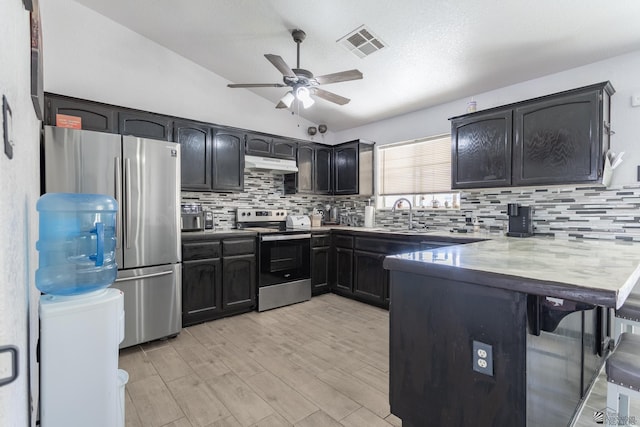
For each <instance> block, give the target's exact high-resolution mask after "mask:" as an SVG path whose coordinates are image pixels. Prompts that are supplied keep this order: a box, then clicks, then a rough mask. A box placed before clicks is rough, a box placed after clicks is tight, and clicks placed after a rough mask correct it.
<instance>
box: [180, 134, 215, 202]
mask: <svg viewBox="0 0 640 427" xmlns="http://www.w3.org/2000/svg"><path fill="white" fill-rule="evenodd" d="M173 135H174V138H175V141H176V142H177V143H178V144H180V146H181V149H180V151H181V152H180V155H181V169H180V170H181V178H182V181H181V183H182V184H181V185H182V190H187V191H189V190H191V191H207V190H211V158H212V156H211V150H212V143H211V128H210V127H209V126H205V125H199V124H196V123H190V122H176V123H175V125H174V128H173Z"/></svg>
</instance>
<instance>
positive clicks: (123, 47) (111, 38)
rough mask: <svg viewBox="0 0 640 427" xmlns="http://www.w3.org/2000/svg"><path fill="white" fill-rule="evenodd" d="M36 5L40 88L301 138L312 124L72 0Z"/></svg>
mask: <svg viewBox="0 0 640 427" xmlns="http://www.w3.org/2000/svg"><path fill="white" fill-rule="evenodd" d="M41 3H42V4H41V8H42V21H43V24H42V25H43V36H44V50H45V56H44V61H45V64H44V65H45V68H46V70H47V71H46V74H45V80H44V88H45V91H47V92H53V93H58V94H61V95H67V96H74V97H78V98H83V99H89V100H93V101H99V102H104V103H108V104H115V105H121V106H125V107H130V108H137V109H141V110H146V111H152V112H156V113H162V114H168V115H173V116H178V117H184V118H188V119H195V120H202V121H205V122H210V123H217V124H222V125H227V126H236V127H240V128H245V129H251V130H256V131H260V132H267V133H272V134H276V135H283V136H290V137H294V138H299V139H308V136H307V134H306V129H307V128H308V127H309V126H313V125H314V124H313V123H311V122H309V121H307V120H304V119H302V118H300V116H298V115H292V114H291V112H290V111H289V110H276V109H275V108H274V105H273V104H272V103H271V102H269V101H267V100H265V99H264V98H261V97H259V96H256V95H254V94H253V93H251V92H250V91H248V90H242V89H229V88H227V83H229V82H228V81H227V80H225V79H223V78H222V77H220V76H218V75H217V74H214V73H212V72H210V71H208V70H206V69H205V68H203V67H201V66H199V65H197V64H195V63H194V62H191V61H189V60H187V59H186V58H184V57H182V56H179V55H178V54H176V53H174V52H172V51H170V50H168V49H166V48H164V47H162V46H160V45H158V44H156V43H154V42H152V41H151V40H149V39H147V38H145V37H143V36H141V35H139V34H137V33H135V32H133V31H131V30H129V29H127V28H126V27H124V26H122V25H120V24H118V23H116V22H114V21H112V20H110V19H108V18H105V17H104V16H102V15H100V14H98V13H96V12H94V11H93V10H91V9H88V8H86V7H84V6H82V5H80V4H78V3H76V2H75V1H72V0H57V1H43V2H41ZM324 138H325V140H327V141H331V139H332V138H331V135H329V132H327V135H325V137H324Z"/></svg>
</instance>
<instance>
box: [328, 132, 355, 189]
mask: <svg viewBox="0 0 640 427" xmlns="http://www.w3.org/2000/svg"><path fill="white" fill-rule="evenodd" d="M358 160H359V150H358V143H357V142H352V143H346V144H342V145H340V146H337V147H334V148H333V177H334V179H333V182H334V188H333V194H358V188H359V187H358V183H359V176H358V175H359V174H358V172H359V170H358Z"/></svg>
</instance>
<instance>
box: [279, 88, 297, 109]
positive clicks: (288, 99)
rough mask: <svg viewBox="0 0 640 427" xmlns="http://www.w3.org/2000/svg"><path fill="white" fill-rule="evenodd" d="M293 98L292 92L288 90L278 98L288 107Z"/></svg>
mask: <svg viewBox="0 0 640 427" xmlns="http://www.w3.org/2000/svg"><path fill="white" fill-rule="evenodd" d="M294 99H295V96H293V92H292V91H289V92H287V93H285V95H284V96H283V97H282V99H280V102H282V103H283V104H284V105H286V106H287V108H290V107H291V104H292V103H293V100H294Z"/></svg>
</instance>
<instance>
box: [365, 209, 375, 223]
mask: <svg viewBox="0 0 640 427" xmlns="http://www.w3.org/2000/svg"><path fill="white" fill-rule="evenodd" d="M373 215H374V208H373V206H365V207H364V226H365V227H369V228H371V227H373Z"/></svg>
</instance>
